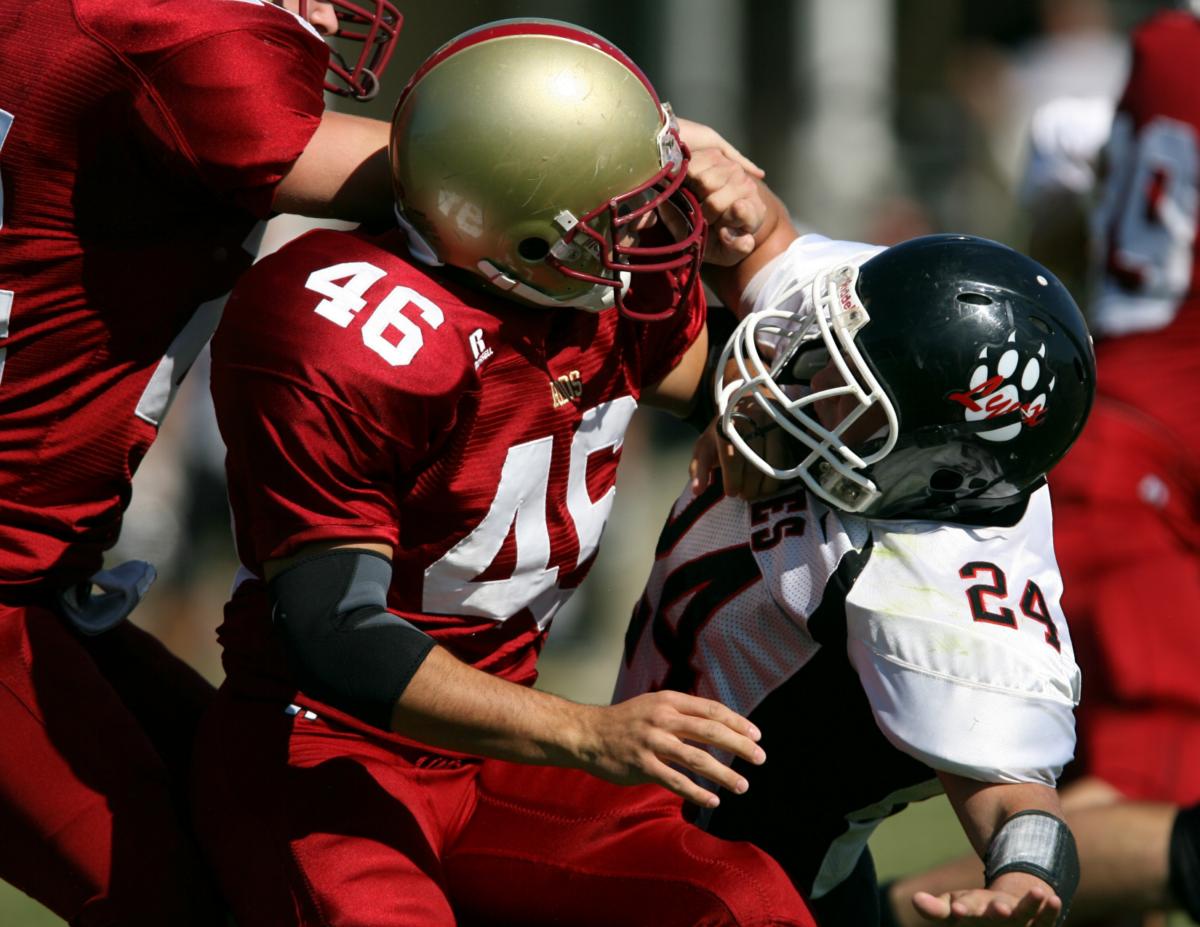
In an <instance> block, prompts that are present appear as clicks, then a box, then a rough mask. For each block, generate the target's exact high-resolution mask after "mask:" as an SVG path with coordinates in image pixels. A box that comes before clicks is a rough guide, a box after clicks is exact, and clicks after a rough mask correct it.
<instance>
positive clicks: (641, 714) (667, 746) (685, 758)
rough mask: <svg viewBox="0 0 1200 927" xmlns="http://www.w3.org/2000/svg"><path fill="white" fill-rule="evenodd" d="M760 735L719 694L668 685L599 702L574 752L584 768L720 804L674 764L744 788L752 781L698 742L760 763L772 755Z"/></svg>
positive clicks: (710, 804) (739, 790)
mask: <svg viewBox="0 0 1200 927" xmlns="http://www.w3.org/2000/svg"><path fill="white" fill-rule="evenodd" d="M761 736H762V735H761V734H760V733H759V730H758V728H756V727H755V726H754V725H753V724H751V723H750V722H749V721H747V720H746V719H745V718H743V717H742V716H741V715H739V714H737V713H736V712H734V711H731V710H730V709H728V708H726V707H725V706H724V705H722V704H721V703H720V702H714V701H712V700H711V699H706V698H698V697H697V696H694V695H685V694H684V693H682V692H671V691H667V690H664V691H661V692H648V693H646V694H644V695H639V696H637V697H636V698H631V699H629V701H626V702H618V703H617V704H616V705H608V706H606V707H603V708H592V709H591V716H590V718H589V719H588V720H587V722H586V723H585V725H584V734H583V736H582V738H581V742H580V743H579V744H577V745H576V746H575V749H574V751H573V752H574V753H575V755H576V756H577V757H578V758H579V759H580V763H579V765H580V767H581V768H582V769H584V770H586V771H587V772H589V773H591V774H592V775H593V776H598V777H599V778H601V779H604V780H606V781H608V782H612V783H615V784H617V785H640V784H643V783H647V782H657V783H658V784H659V785H662V786H664V787H666V788H668V789H670V790H671V791H672V792H674V793H675V794H676V795H679V796H681V797H682V798H685V799H687V800H688V801H690V802H694V803H695V804H697V805H700V806H701V807H703V808H715V807H716V806H717V805H718V804H720V799H719V798H717V796H716V795H714V794H713V793H712V792H710V791H708V790H707V789H704V788H702V787H700V786H699V785H697V784H696V783H695V782H693V781H692V780H691V779H689V778H688V777H687V776H685V775H684V774H683V773H681V772H680V771H679V770H678V769H674V768H673V767H672V766H671V765H669V764H671V763H675V764H677V765H679V766H682V767H683V768H685V769H690V770H691V771H692V772H694V773H697V774H698V775H700V776H703V777H704V778H705V779H708V780H710V781H712V782H715V783H717V785H720V786H722V787H723V788H727V789H729V790H730V791H731V792H733V793H734V794H736V795H740V794H742V793H743V792H745V791H746V789H748V788H749V787H750V786H749V783H747V782H746V780H745V779H744V778H742V777H741V776H740V775H738V774H737V773H735V772H734V771H733V770H732V769H730V768H729V767H728V766H725V765H723V764H722V763H721V762H719V761H718V760H717V759H716V758H715V757H714V756H713V755H712V754H711V753H709V752H708V751H707V750H703V749H701V748H700V747H697V746H694V744H697V743H701V744H710V745H711V746H714V747H717V748H718V749H721V750H725V751H727V752H729V753H732V754H733V755H734V756H739V757H741V758H742V759H744V760H746V761H747V762H750V763H753V764H754V765H756V766H757V765H759V764H761V763H762V762H764V761H765V760H766V758H767V755H766V753H764V752H763V749H762V748H761V747H760V746H758V744H757V741H758V739H759V738H760V737H761ZM687 741H692V743H687Z"/></svg>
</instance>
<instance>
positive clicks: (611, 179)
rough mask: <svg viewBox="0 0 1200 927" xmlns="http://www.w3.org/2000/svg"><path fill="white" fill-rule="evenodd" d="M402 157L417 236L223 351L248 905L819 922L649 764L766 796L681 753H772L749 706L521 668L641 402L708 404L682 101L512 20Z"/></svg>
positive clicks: (232, 706) (756, 857) (311, 281)
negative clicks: (570, 690)
mask: <svg viewBox="0 0 1200 927" xmlns="http://www.w3.org/2000/svg"><path fill="white" fill-rule="evenodd" d="M485 74H486V75H487V80H480V79H479V77H480V75H485ZM514 125H517V126H519V127H520V131H519V132H514V130H513V126H514ZM392 151H393V163H394V171H395V178H396V188H397V196H398V201H399V213H400V218H401V224H402V227H403V228H404V229H405V234H406V235H407V243H406V240H405V237H403V236H402V235H401V234H400V233H399V232H396V233H391V234H388V235H384V236H382V237H380V238H375V239H372V238H369V237H367V236H365V235H357V234H344V233H332V232H315V233H311V234H310V235H308V236H306V237H304V238H301V239H299V240H298V241H296V242H294V243H293V244H291V245H290V246H288V247H286V248H284V249H283V250H282V251H280V252H279V253H278V254H276V255H274V256H272V257H270V258H267V259H266V260H264V261H263V262H262V263H260V264H259V265H258V266H257V267H255V268H254V269H253V270H252V271H251V272H250V273H249V274H247V275H246V277H245V278H244V279H243V280H242V282H241V283H240V284H239V285H238V288H237V289H236V290H235V291H234V294H233V296H232V298H231V299H230V302H229V307H228V309H227V311H226V314H225V317H224V319H223V320H222V324H221V328H220V329H219V331H218V334H217V337H216V339H215V340H214V345H213V392H214V399H215V401H216V407H217V415H218V421H219V423H220V425H221V429H222V433H223V435H224V437H225V439H226V442H227V445H228V447H229V454H228V458H227V467H228V473H229V480H230V498H231V503H232V506H233V510H234V518H235V522H236V525H237V541H238V550H239V554H240V556H241V559H242V562H243V564H244V566H245V569H244V571H243V572H242V574H241V582H240V584H239V585H238V587H237V590H236V592H235V594H234V598H233V600H232V601H231V602H230V603H229V605H228V606H227V609H226V620H225V624H224V625H223V626H222V628H221V631H220V635H221V640H222V643H223V645H224V648H225V665H226V670H227V674H228V675H227V679H226V682H225V685H224V686H223V688H222V690H221V692H220V693H219V694H218V697H217V701H216V703H215V704H214V706H213V708H212V709H211V710H210V712H209V714H208V715H207V716H206V719H205V723H204V726H203V728H202V732H201V736H200V740H199V742H198V745H197V760H196V770H197V774H196V776H195V777H194V780H193V781H194V803H195V804H194V807H195V812H196V820H197V823H198V827H199V830H200V833H201V838H202V840H203V843H204V846H205V849H206V851H207V852H208V855H209V858H210V859H211V861H212V863H213V865H214V868H215V870H216V872H217V874H218V877H219V879H220V881H221V884H222V887H223V889H224V890H225V892H226V895H227V897H228V898H229V899H230V901H231V903H232V905H233V907H234V911H235V914H236V917H237V919H238V922H239V924H241V925H242V927H256V925H262V924H314V925H315V924H325V925H333V924H355V925H364V927H365V925H380V927H383V925H388V927H395V925H402V924H413V925H417V924H419V925H434V924H446V925H449V924H455V923H459V924H469V923H482V922H487V923H509V924H529V925H532V924H549V923H572V924H584V925H586V924H606V925H607V924H613V923H623V924H647V925H650V924H653V925H671V924H679V925H693V924H700V923H703V924H762V925H767V924H811V923H812V921H811V918H810V916H809V915H808V912H807V910H806V908H805V905H804V903H803V901H802V900H801V898H800V896H799V895H798V894H797V893H796V890H795V889H794V888H793V886H792V885H791V883H790V881H789V880H788V879H787V877H786V876H785V875H784V874H783V872H782V870H780V869H779V868H778V866H777V865H776V864H775V863H774V862H773V861H771V860H770V859H769V858H768V857H766V856H765V855H764V854H763V853H761V851H759V850H757V849H756V848H754V847H752V846H750V845H749V844H744V843H741V844H739V843H727V842H723V841H720V840H716V839H714V838H711V837H709V836H708V835H706V834H704V833H703V832H702V831H700V830H698V829H696V828H695V827H693V826H692V825H690V824H688V823H687V822H686V821H685V820H684V818H683V815H682V801H681V800H680V799H679V798H678V797H676V796H672V795H671V794H670V793H669V792H667V791H666V790H664V789H662V788H660V787H659V786H658V785H655V784H645V783H662V784H664V785H667V786H668V787H670V788H672V789H674V790H676V791H677V792H679V793H680V794H683V795H686V796H687V797H690V798H692V799H693V800H695V801H697V802H700V803H702V804H704V805H706V806H708V805H711V804H714V803H715V802H716V798H715V796H714V795H712V794H711V793H710V792H708V791H706V790H705V789H703V788H701V787H699V786H698V785H697V784H695V783H693V782H691V781H690V780H689V779H688V778H687V777H685V776H684V775H683V774H682V773H681V772H679V771H678V770H676V769H672V768H670V767H669V766H668V765H667V763H668V762H672V761H674V762H677V763H680V764H682V765H683V766H684V767H687V768H690V769H695V770H697V771H701V773H702V775H704V776H706V777H708V778H710V779H712V780H714V781H717V782H721V783H723V784H724V785H726V786H727V787H729V788H731V789H733V790H735V791H738V792H740V791H744V790H745V788H746V782H745V780H743V779H741V777H739V776H736V775H734V774H733V773H732V772H731V771H730V770H729V769H728V768H727V767H725V766H722V765H721V764H720V763H718V762H717V761H716V760H715V759H713V758H712V757H711V756H710V755H709V754H707V753H706V752H704V751H701V750H698V749H696V748H694V747H692V746H689V745H687V744H685V743H684V739H685V738H686V739H690V740H694V741H700V742H705V743H714V744H721V745H724V747H723V749H726V750H728V751H729V752H730V753H732V754H734V755H737V756H741V757H744V758H745V759H746V760H747V761H749V762H751V763H758V762H761V761H762V759H763V758H764V757H763V753H762V751H761V750H760V749H759V748H758V747H757V746H756V744H755V740H756V739H757V737H758V732H757V731H756V730H755V729H754V728H753V727H752V726H751V725H749V724H748V723H747V722H746V721H745V719H743V718H741V717H740V716H738V715H736V714H734V713H733V712H731V711H729V710H728V709H725V708H723V707H722V706H720V705H719V704H717V703H716V702H712V701H708V700H706V699H699V698H694V697H690V696H684V695H681V694H678V693H657V694H650V695H647V696H645V697H643V698H641V699H635V700H633V701H631V702H629V703H627V704H626V705H623V706H615V707H607V708H597V707H589V706H581V705H576V704H574V703H571V702H567V701H565V700H563V699H560V698H557V697H555V696H552V695H549V694H546V693H542V692H538V691H536V690H533V689H531V688H529V687H528V686H529V684H530V683H532V681H533V680H534V679H535V677H536V670H535V662H536V659H537V654H538V651H539V650H540V649H541V646H542V642H543V640H544V638H545V634H546V632H547V630H548V627H549V624H550V622H551V620H552V618H553V617H554V614H555V612H556V611H557V610H558V609H559V608H560V606H561V605H562V603H563V602H564V601H565V600H566V599H567V598H568V596H569V595H570V594H571V591H572V590H573V589H574V588H575V587H577V586H578V585H579V583H580V582H581V581H582V580H583V578H584V576H585V575H586V573H587V572H588V569H589V567H590V564H591V562H592V559H593V557H594V556H595V553H596V549H597V545H598V543H599V540H600V534H601V531H602V530H603V527H604V524H605V521H606V519H607V516H608V512H609V509H610V507H611V505H612V500H613V493H614V488H613V483H614V479H615V473H616V467H617V462H618V459H619V456H620V449H621V443H622V440H623V436H624V432H625V429H626V426H627V425H628V423H629V419H630V416H631V415H632V414H633V411H634V409H635V408H636V406H637V404H638V403H639V402H647V403H651V404H655V405H659V406H662V407H666V408H668V409H673V410H675V411H677V412H686V411H687V410H688V409H689V408H690V407H691V405H692V404H693V397H694V395H695V393H696V390H697V387H698V384H699V381H700V378H701V371H702V369H703V367H704V356H705V353H706V336H705V327H704V302H703V296H702V291H701V289H700V287H699V286H698V285H697V278H696V274H697V270H698V267H699V261H700V258H701V256H702V252H703V247H704V231H705V230H704V221H703V218H702V217H701V212H700V209H701V207H700V206H699V205H698V203H697V200H696V199H695V198H694V197H693V195H692V194H691V193H690V192H688V191H685V190H683V189H682V188H681V183H682V181H683V180H684V174H685V171H686V170H687V169H688V155H687V151H686V149H685V148H684V146H682V145H681V143H680V140H679V136H678V132H677V130H676V128H675V125H674V120H673V119H672V118H671V116H670V112H669V110H668V109H666V108H665V107H664V106H663V105H661V104H660V103H659V101H658V99H657V97H656V96H655V94H654V91H653V89H652V88H651V86H650V85H649V83H648V82H647V81H646V79H645V78H644V77H643V76H642V74H641V72H640V71H639V70H638V69H637V68H636V66H635V65H634V64H633V63H632V62H631V61H629V60H628V59H627V58H626V57H625V56H624V55H623V54H622V53H621V52H620V51H618V50H617V49H615V48H614V47H612V46H611V45H609V44H608V43H607V42H605V41H604V40H603V39H602V38H600V37H599V36H596V35H594V34H592V33H589V32H586V31H584V30H581V29H577V28H575V27H571V26H567V25H565V24H561V23H553V22H542V21H528V20H526V21H518V22H510V23H500V24H496V25H493V26H491V27H483V28H481V29H479V30H475V31H473V32H470V33H467V34H466V35H464V36H461V37H460V38H459V39H457V40H455V41H454V42H451V43H450V44H449V45H447V46H446V47H444V48H443V49H442V50H441V51H439V52H438V53H437V54H436V55H435V56H434V57H433V58H432V59H430V61H429V62H427V63H426V64H425V65H424V66H423V67H422V68H421V69H420V70H419V71H418V73H417V75H416V76H415V77H414V78H413V80H412V82H410V84H409V87H408V88H407V90H406V91H405V94H404V96H403V97H402V98H401V102H400V104H399V106H398V108H397V113H396V120H395V129H394V140H393V149H392ZM704 157H707V156H704ZM704 157H699V156H698V157H697V158H696V160H695V161H694V162H692V164H691V167H692V169H693V175H694V176H695V181H694V182H695V184H696V186H697V187H698V188H700V189H701V191H702V194H709V193H711V195H706V196H704V199H705V206H706V207H707V208H708V209H711V210H714V211H715V212H725V211H726V210H725V208H724V206H722V205H721V204H722V202H725V203H728V197H729V192H730V189H732V190H734V191H736V190H738V189H739V188H740V185H741V183H742V181H737V179H736V178H735V177H733V176H732V175H729V177H730V179H732V180H734V181H735V182H734V183H732V184H730V185H728V186H729V189H726V188H722V189H720V190H715V189H710V186H709V181H713V180H714V179H715V178H718V177H719V176H720V175H721V172H722V170H723V167H722V165H721V164H720V162H719V158H718V159H716V160H708V161H705V160H704ZM706 178H707V179H706ZM742 180H743V181H744V186H745V188H747V189H748V190H749V191H751V192H753V185H752V184H751V183H749V182H748V181H747V180H746V179H745V178H744V175H743V178H742ZM722 197H725V198H726V199H725V200H722ZM730 210H731V211H736V210H734V209H733V207H732V206H731V207H730ZM656 220H661V221H658V224H657V226H656V225H655V222H656ZM663 226H670V227H671V228H672V229H674V230H675V231H676V233H677V234H676V235H674V236H671V235H667V234H664V228H663ZM673 237H674V238H675V240H674V241H673V240H672V238H673ZM648 317H655V318H656V319H657V320H656V321H640V320H641V319H645V318H648ZM483 757H488V759H483ZM539 767H541V768H539ZM553 767H558V768H553ZM562 767H566V768H562ZM588 773H591V774H592V775H588ZM597 776H599V777H602V778H603V779H607V780H608V782H603V781H601V779H600V778H595V777H597ZM611 783H620V784H624V785H638V787H636V788H620V787H618V785H614V784H611Z"/></svg>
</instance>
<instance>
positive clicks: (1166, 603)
mask: <svg viewBox="0 0 1200 927" xmlns="http://www.w3.org/2000/svg"><path fill="white" fill-rule="evenodd" d="M1193 9H1194V10H1196V11H1197V12H1200V5H1194V6H1193ZM1133 52H1134V54H1133V69H1132V73H1131V75H1130V79H1129V84H1128V86H1127V87H1126V89H1125V93H1124V95H1123V97H1122V99H1121V102H1120V104H1119V106H1118V109H1117V114H1116V118H1115V120H1114V123H1113V129H1112V136H1111V139H1110V140H1109V144H1108V149H1107V152H1106V160H1107V162H1108V164H1107V177H1106V180H1105V184H1104V194H1103V198H1102V200H1101V202H1100V204H1099V208H1098V209H1097V211H1096V213H1095V215H1094V223H1093V225H1094V227H1093V241H1094V250H1095V251H1096V255H1095V257H1096V260H1095V264H1096V266H1097V268H1098V269H1099V270H1100V274H1099V275H1098V276H1099V281H1098V283H1099V288H1098V292H1097V294H1096V297H1095V299H1094V301H1093V304H1092V307H1091V312H1090V314H1089V315H1090V327H1091V330H1092V331H1093V333H1094V335H1095V337H1096V367H1097V377H1098V379H1097V398H1096V404H1095V407H1094V408H1093V410H1092V416H1091V419H1090V421H1089V422H1088V426H1087V428H1086V429H1085V430H1084V432H1083V435H1082V436H1081V438H1080V440H1079V442H1078V444H1077V445H1076V446H1075V447H1074V448H1073V449H1072V451H1071V452H1070V453H1069V454H1068V455H1067V457H1066V458H1065V460H1064V461H1063V463H1062V464H1061V465H1060V466H1059V467H1058V468H1057V469H1056V470H1054V472H1053V473H1052V474H1051V475H1050V488H1051V492H1052V494H1053V497H1054V511H1055V524H1054V542H1055V550H1056V552H1057V555H1058V562H1059V565H1060V567H1061V569H1062V574H1063V584H1064V594H1063V599H1062V605H1063V610H1064V612H1065V613H1066V614H1067V616H1068V618H1069V620H1070V622H1071V628H1072V634H1073V636H1074V638H1075V643H1076V648H1077V650H1076V653H1077V654H1078V657H1079V663H1080V666H1081V669H1082V671H1083V678H1084V687H1083V700H1082V702H1081V704H1080V707H1079V710H1078V712H1077V716H1078V736H1079V742H1078V755H1077V758H1076V760H1075V762H1074V764H1072V766H1071V767H1068V771H1067V772H1068V776H1071V777H1072V778H1073V779H1074V781H1073V782H1072V783H1071V784H1070V785H1068V786H1067V787H1066V788H1065V789H1064V793H1063V807H1064V809H1065V811H1066V814H1067V820H1068V822H1069V823H1070V825H1071V827H1072V829H1073V830H1074V831H1075V833H1076V834H1077V836H1078V841H1079V853H1080V862H1081V869H1082V878H1081V881H1080V887H1079V894H1078V895H1077V897H1076V904H1075V908H1074V909H1073V911H1072V922H1073V923H1085V922H1089V921H1095V920H1097V919H1105V918H1108V917H1111V916H1114V915H1119V914H1137V913H1140V912H1142V911H1146V910H1149V909H1164V908H1174V907H1184V908H1186V909H1187V910H1188V912H1189V913H1190V914H1191V916H1192V917H1193V918H1194V919H1195V918H1200V806H1198V805H1197V804H1196V803H1197V802H1198V801H1200V626H1198V625H1197V622H1196V616H1197V613H1198V612H1200V564H1198V562H1197V552H1198V550H1200V518H1198V515H1197V509H1196V506H1197V491H1198V488H1200V469H1198V466H1200V403H1198V399H1197V397H1198V396H1200V238H1198V236H1197V227H1198V225H1200V70H1197V68H1196V62H1197V61H1198V60H1200V18H1197V15H1194V14H1193V13H1190V12H1186V11H1181V10H1172V11H1164V12H1161V13H1159V14H1157V15H1155V16H1154V17H1153V18H1151V19H1150V20H1148V21H1147V22H1146V23H1145V24H1144V25H1142V26H1141V27H1140V28H1139V29H1138V30H1137V31H1136V32H1135V34H1134V36H1133ZM1180 806H1183V807H1184V808H1185V810H1183V811H1180V810H1179V808H1180ZM1187 806H1191V807H1187ZM956 869H957V870H959V871H962V870H965V871H967V872H972V873H973V874H975V871H977V870H978V863H977V861H974V860H970V861H960V862H958V863H954V864H950V865H948V866H946V867H943V868H941V869H939V870H935V871H933V872H931V873H923V874H920V875H917V876H914V877H913V878H911V879H906V880H903V881H901V882H899V883H896V884H895V886H894V887H893V888H892V891H891V899H892V902H893V905H894V908H895V912H896V914H897V920H898V921H899V922H900V923H904V924H914V925H915V924H916V923H918V919H917V918H916V917H915V916H914V912H913V911H912V910H911V909H910V908H909V906H908V904H907V901H905V900H904V899H905V898H906V897H910V896H911V895H912V893H913V891H914V890H915V889H917V888H926V889H931V890H933V891H935V892H936V891H940V890H941V889H942V887H944V886H945V885H948V884H951V883H952V882H955V881H957V880H959V879H960V878H961V877H960V876H959V875H958V874H957V873H956V871H955V870H956ZM976 877H977V875H976Z"/></svg>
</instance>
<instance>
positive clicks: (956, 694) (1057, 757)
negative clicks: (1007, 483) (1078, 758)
mask: <svg viewBox="0 0 1200 927" xmlns="http://www.w3.org/2000/svg"><path fill="white" fill-rule="evenodd" d="M1051 536H1052V532H1051V515H1050V497H1049V490H1048V489H1046V488H1043V489H1041V490H1039V491H1038V492H1037V493H1035V494H1034V496H1033V497H1031V499H1030V501H1029V505H1028V508H1027V510H1026V513H1025V516H1024V518H1023V519H1022V520H1021V521H1020V522H1019V523H1018V524H1017V525H1015V526H1014V527H1012V528H992V527H988V528H979V527H965V526H961V525H955V524H949V523H946V522H921V521H905V522H901V521H876V522H873V523H872V538H873V542H874V543H873V550H872V554H871V559H870V561H869V562H868V563H867V566H866V567H865V568H864V569H863V571H862V574H861V575H860V576H859V578H858V581H857V582H856V583H855V585H854V588H853V589H852V590H851V592H850V594H849V595H848V596H847V598H846V619H847V632H848V635H849V645H848V646H849V652H850V659H851V662H852V663H853V664H854V667H855V669H856V670H857V671H858V673H859V677H860V678H861V680H862V683H863V687H864V689H865V690H866V692H867V695H868V697H869V699H870V701H871V708H872V710H873V712H874V714H875V719H876V721H877V722H878V724H879V727H880V729H881V730H882V731H883V733H884V734H885V736H887V738H888V739H889V740H890V741H891V742H892V743H893V744H894V745H895V746H896V747H897V748H899V749H901V750H904V751H905V752H907V753H909V754H910V755H912V756H914V757H916V758H917V759H920V760H921V761H922V762H924V763H927V764H928V765H929V766H932V767H933V768H934V769H940V770H945V771H947V772H951V773H956V774H958V775H961V776H966V777H968V778H972V779H979V780H983V781H987V782H1037V783H1041V784H1044V785H1048V786H1051V787H1053V785H1054V784H1055V782H1056V781H1057V779H1058V776H1059V774H1060V773H1061V772H1062V768H1063V766H1064V765H1065V764H1066V763H1067V762H1068V761H1070V759H1071V757H1072V755H1073V752H1074V746H1075V724H1074V715H1073V709H1074V706H1075V705H1076V704H1078V701H1079V691H1080V679H1079V670H1078V668H1077V667H1076V665H1075V661H1074V655H1073V651H1072V649H1071V639H1070V634H1069V633H1068V631H1067V626H1066V621H1065V620H1064V618H1063V613H1062V609H1061V608H1060V607H1059V596H1060V595H1061V592H1062V581H1061V579H1060V578H1059V575H1058V568H1057V566H1056V564H1055V560H1054V550H1053V545H1052V541H1051Z"/></svg>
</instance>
